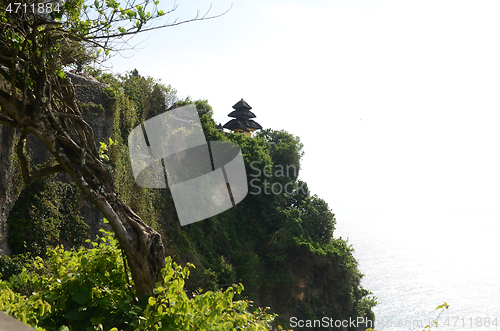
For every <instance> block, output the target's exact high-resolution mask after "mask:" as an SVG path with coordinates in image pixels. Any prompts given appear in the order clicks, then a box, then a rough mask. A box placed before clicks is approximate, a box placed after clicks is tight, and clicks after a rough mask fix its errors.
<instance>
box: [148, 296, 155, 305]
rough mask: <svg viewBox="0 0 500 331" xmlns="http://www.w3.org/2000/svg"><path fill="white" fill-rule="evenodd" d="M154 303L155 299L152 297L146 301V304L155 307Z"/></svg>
mask: <svg viewBox="0 0 500 331" xmlns="http://www.w3.org/2000/svg"><path fill="white" fill-rule="evenodd" d="M155 303H156V299H155V298H153V297H149V299H148V304H149V305H150V306H154V305H155Z"/></svg>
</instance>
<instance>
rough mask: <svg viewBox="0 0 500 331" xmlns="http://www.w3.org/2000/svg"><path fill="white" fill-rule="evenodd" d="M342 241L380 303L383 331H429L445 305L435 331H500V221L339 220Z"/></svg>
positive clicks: (378, 326)
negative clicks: (426, 328)
mask: <svg viewBox="0 0 500 331" xmlns="http://www.w3.org/2000/svg"><path fill="white" fill-rule="evenodd" d="M335 237H342V238H344V239H345V238H348V239H349V243H350V244H352V245H353V247H354V249H355V252H354V256H355V257H356V258H357V260H358V262H359V269H360V271H361V272H362V273H363V274H365V276H364V278H363V280H362V285H363V287H365V288H366V289H368V290H370V291H371V292H373V294H374V295H375V296H376V297H377V298H378V301H379V305H378V306H377V307H375V309H374V312H375V314H376V319H377V320H376V322H375V329H376V330H377V331H382V330H384V331H396V330H422V329H423V327H424V326H425V325H427V324H429V321H432V320H434V319H435V318H436V317H437V315H438V312H437V311H435V310H434V309H435V308H436V307H437V306H438V305H440V304H441V303H443V302H444V301H446V302H447V303H448V304H449V305H450V308H449V310H448V311H446V312H444V313H443V315H441V317H440V319H439V321H440V323H439V326H438V327H437V328H433V329H434V330H441V331H448V330H478V331H479V330H482V331H486V330H491V331H493V330H495V331H496V330H498V331H500V257H499V253H500V219H498V218H497V219H494V218H480V219H474V220H472V219H467V220H460V219H457V218H446V217H441V218H439V217H434V218H432V217H431V218H429V217H419V218H416V217H415V218H409V217H390V218H343V217H341V216H338V215H337V230H336V233H335Z"/></svg>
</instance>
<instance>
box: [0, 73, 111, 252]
mask: <svg viewBox="0 0 500 331" xmlns="http://www.w3.org/2000/svg"><path fill="white" fill-rule="evenodd" d="M66 75H67V76H68V77H69V78H70V79H71V81H72V82H73V84H74V85H75V88H76V96H77V99H78V102H79V104H80V105H81V107H80V108H81V111H82V113H83V117H84V118H85V120H86V121H87V123H88V124H89V125H90V126H91V127H92V129H93V130H94V138H95V141H96V143H97V144H98V143H99V141H103V139H107V138H108V137H111V135H112V132H113V109H114V106H113V103H114V101H113V99H112V98H111V97H109V96H107V95H106V94H105V92H104V89H103V88H104V87H105V86H104V85H103V84H101V83H99V82H98V81H96V80H95V79H94V78H92V77H84V76H79V75H75V74H72V73H66ZM18 134H19V133H16V130H14V129H12V128H9V127H2V126H0V255H4V254H7V255H10V254H11V253H12V251H11V249H10V247H9V241H8V232H9V226H8V224H7V219H8V217H9V213H10V211H11V210H12V207H14V204H15V202H16V198H17V196H18V193H19V188H20V187H19V185H20V184H21V183H19V181H20V176H16V175H15V174H16V172H18V171H19V170H18V169H16V166H15V163H14V161H13V160H14V159H15V153H14V149H15V146H14V144H15V143H16V135H18ZM26 146H27V150H28V153H29V156H30V159H31V162H32V165H35V164H40V163H43V162H46V161H47V160H49V159H50V157H51V155H50V153H49V151H48V150H47V148H45V146H43V145H42V144H41V143H40V142H39V141H38V140H37V139H36V138H34V137H33V136H30V137H29V138H28V141H27V144H26ZM67 177H68V176H60V178H61V179H62V180H68V179H67ZM65 178H66V179H65ZM81 213H82V216H83V217H84V219H85V221H86V222H87V224H88V225H89V227H90V229H91V230H90V233H89V236H90V237H91V238H95V236H96V235H97V233H98V230H99V228H102V227H103V222H102V215H101V213H100V212H99V211H98V210H97V209H96V208H94V207H93V206H91V205H90V204H88V203H87V202H86V201H83V200H82V209H81Z"/></svg>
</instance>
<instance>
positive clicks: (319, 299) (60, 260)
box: [0, 71, 376, 330]
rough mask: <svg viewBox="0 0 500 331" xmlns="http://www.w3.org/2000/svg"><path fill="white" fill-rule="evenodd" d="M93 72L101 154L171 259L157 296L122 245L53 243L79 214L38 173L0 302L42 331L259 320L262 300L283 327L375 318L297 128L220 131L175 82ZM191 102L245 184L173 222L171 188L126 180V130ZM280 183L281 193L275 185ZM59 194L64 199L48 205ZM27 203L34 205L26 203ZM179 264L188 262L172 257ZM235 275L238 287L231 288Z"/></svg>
mask: <svg viewBox="0 0 500 331" xmlns="http://www.w3.org/2000/svg"><path fill="white" fill-rule="evenodd" d="M93 74H94V76H95V77H96V78H97V79H98V80H100V81H101V82H103V83H104V84H106V85H107V86H108V87H107V88H106V89H105V90H103V91H102V93H105V94H106V95H107V96H109V97H111V98H112V99H113V110H114V114H115V115H114V123H112V125H113V136H112V137H107V138H106V139H105V140H104V141H102V142H101V143H100V148H99V157H100V158H101V159H102V160H103V162H104V163H105V164H106V166H107V167H108V168H109V169H110V170H111V173H112V174H113V177H114V183H115V188H116V190H117V192H118V193H119V194H120V198H121V199H122V200H123V201H124V202H125V203H126V204H127V205H128V206H130V207H131V208H132V209H133V210H134V211H135V212H136V213H137V214H138V215H139V216H140V217H141V218H142V219H143V220H144V222H145V223H146V224H148V225H149V226H151V227H152V228H153V229H155V230H156V231H158V232H159V233H160V234H161V235H162V238H163V243H164V245H165V248H166V253H167V255H169V256H170V257H171V258H167V263H166V269H164V270H163V278H164V282H163V284H159V287H157V288H156V289H155V291H154V293H155V296H154V297H151V298H149V299H148V300H146V301H141V302H137V301H136V300H135V298H134V295H133V294H132V293H133V284H132V283H133V282H132V280H131V279H130V277H129V276H128V274H127V273H126V272H125V269H126V268H125V265H124V264H123V259H122V256H121V254H120V251H119V250H118V249H117V248H116V243H115V242H114V239H111V238H110V237H109V236H108V237H106V238H103V239H102V242H101V243H100V244H99V245H97V246H96V244H94V246H95V247H87V248H84V247H80V248H75V250H73V251H65V250H63V249H62V248H60V247H56V248H50V247H51V246H52V247H54V246H55V244H57V240H56V239H58V238H59V237H62V233H66V232H64V231H65V230H63V225H64V224H68V226H69V224H79V223H75V222H79V218H78V208H74V207H71V206H75V203H76V202H75V201H76V200H75V199H76V198H75V197H74V195H72V193H71V192H73V191H71V189H70V186H68V185H69V184H63V183H61V182H58V181H57V179H56V178H55V177H47V178H46V179H44V181H40V182H35V183H34V184H33V185H34V186H33V188H30V189H28V190H27V191H29V192H30V194H29V195H24V196H21V198H20V200H19V201H18V204H19V206H24V207H19V209H18V210H19V211H21V210H22V211H24V212H23V213H22V215H21V214H20V213H18V212H14V213H13V214H12V216H11V217H12V219H13V220H14V219H15V222H13V223H12V224H15V223H16V222H18V220H23V221H22V222H20V223H19V225H16V226H17V228H13V231H12V233H11V241H12V243H13V244H15V245H16V247H18V250H16V252H19V253H21V252H30V254H32V255H31V257H21V256H19V257H14V258H12V259H10V258H5V259H3V260H0V272H2V273H3V274H4V276H3V279H4V281H3V282H2V283H0V286H2V294H1V295H2V296H5V298H9V300H8V301H5V302H4V301H2V302H4V304H3V306H2V307H0V309H2V310H6V311H8V312H9V313H10V314H11V315H13V316H15V317H18V318H20V319H26V320H27V321H28V322H29V323H31V324H33V325H39V326H40V327H43V328H45V329H46V330H57V328H58V327H60V326H62V325H67V326H68V327H71V328H72V329H73V330H85V329H86V328H88V327H91V328H90V329H88V330H94V327H95V329H96V330H101V329H102V330H109V329H110V328H112V327H117V328H118V329H123V330H135V329H137V330H143V329H144V330H145V329H148V328H149V329H153V330H154V329H161V330H164V329H165V330H168V329H175V328H177V329H179V328H180V325H182V329H185V330H188V329H189V327H191V328H193V330H194V329H196V327H198V329H224V327H226V326H227V328H226V329H233V327H236V326H238V327H241V328H243V326H244V325H246V326H247V329H248V328H249V327H250V326H252V327H254V328H255V329H259V328H260V329H262V328H264V329H265V328H266V325H268V324H269V323H271V321H272V320H273V317H272V316H271V315H268V314H267V313H266V312H265V310H261V309H260V308H255V307H259V306H261V307H267V306H269V307H271V308H270V311H271V312H272V313H278V315H279V317H278V318H277V319H276V321H277V322H278V323H279V324H281V325H283V326H287V325H288V319H289V317H290V316H301V317H303V318H307V319H315V318H318V317H321V316H326V315H327V316H330V317H332V318H334V319H348V318H349V317H352V318H356V317H359V316H361V317H368V318H370V319H374V315H373V312H372V311H371V308H372V307H373V306H374V305H375V304H376V300H375V299H374V298H373V297H371V296H370V294H371V293H370V292H368V291H367V290H365V289H363V288H362V287H361V286H360V280H361V277H362V274H360V272H359V271H358V269H357V261H356V260H355V259H354V257H353V255H352V247H351V246H350V245H349V244H348V243H347V242H346V241H345V240H342V239H335V238H334V237H333V234H334V231H335V224H336V220H335V217H334V214H333V213H332V211H331V210H330V208H329V207H328V204H327V203H326V202H325V201H324V200H322V199H321V198H319V197H318V196H316V195H311V193H310V192H309V190H308V188H307V184H306V183H304V182H302V181H300V180H299V179H298V176H299V172H300V160H301V157H302V155H303V145H302V143H301V142H300V139H299V138H298V137H296V136H293V135H292V134H290V133H288V132H286V131H274V130H271V129H267V130H262V131H261V132H259V133H258V134H257V135H256V136H255V138H249V137H246V136H245V135H243V134H227V135H226V134H224V133H222V132H219V131H218V130H217V129H216V128H215V123H214V121H213V119H212V114H213V110H212V107H211V106H210V105H209V103H208V101H207V100H197V101H193V100H191V99H190V98H186V99H182V100H179V99H178V98H177V96H176V91H175V90H174V89H173V88H172V87H170V86H165V85H163V84H162V83H161V82H160V81H157V80H154V79H152V78H147V77H141V76H139V75H137V74H132V73H131V74H126V75H124V76H113V75H109V74H105V73H102V72H99V71H93ZM192 102H193V103H195V105H196V107H197V109H198V113H199V115H200V120H201V123H202V125H203V130H204V132H205V136H206V138H207V140H208V141H213V140H226V141H233V142H236V143H238V144H239V145H240V147H241V150H242V153H243V158H244V161H245V166H246V171H247V176H248V182H249V183H252V184H251V185H250V186H249V194H248V195H247V197H246V198H245V199H244V200H243V201H242V202H240V203H239V204H238V205H237V206H236V207H235V208H232V209H230V210H227V211H225V212H223V213H221V214H219V215H216V216H214V217H211V218H210V219H207V220H204V221H201V222H197V223H194V224H190V225H187V226H184V227H181V226H180V224H179V221H178V219H177V215H176V212H175V207H174V204H173V200H172V197H171V195H170V192H169V190H168V189H161V190H160V189H146V188H142V187H139V186H137V185H136V184H135V182H134V179H133V176H132V170H131V166H130V159H129V156H128V147H127V138H128V134H129V132H130V131H131V130H132V129H133V128H134V127H135V126H137V125H139V124H140V123H141V122H143V121H144V120H146V119H148V118H151V117H153V116H155V115H157V114H158V113H161V112H162V111H164V109H165V108H168V107H170V106H172V105H174V104H176V105H177V106H182V105H185V104H188V103H192ZM90 115H91V114H90ZM105 125H111V124H109V123H106V124H105ZM38 186H39V187H40V188H39V189H36V190H35V189H34V188H35V187H38ZM59 187H60V188H59ZM278 188H283V190H282V191H280V193H279V194H274V193H273V189H274V192H277V190H278ZM285 188H286V189H285ZM55 191H57V192H60V193H58V194H56V195H53V196H54V197H58V198H56V199H55V200H54V201H49V200H50V199H47V197H48V196H51V194H52V193H47V192H55ZM257 191H258V192H259V194H256V193H257ZM36 192H41V193H36ZM44 192H46V193H44ZM70 193H71V194H70ZM58 199H59V200H58ZM61 199H69V200H67V201H66V202H65V203H64V204H62V203H59V202H57V201H61ZM72 199H73V200H72ZM37 204H38V205H37ZM32 205H33V206H39V207H37V208H35V209H33V210H34V211H33V212H29V210H30V208H29V206H32ZM63 206H68V207H67V208H68V209H64V208H66V207H63ZM35 211H36V212H35ZM58 215H59V216H58ZM16 224H17V223H16ZM37 224H43V228H44V231H36V235H34V234H31V235H30V236H28V237H26V234H25V233H24V232H26V231H24V232H21V233H20V232H19V231H23V230H21V229H26V228H27V227H30V226H37ZM49 225H50V226H49ZM70 227H71V228H72V229H74V230H73V232H71V233H68V235H67V237H64V239H65V241H66V242H72V243H73V244H74V245H75V247H77V246H78V245H79V244H80V243H81V238H83V237H84V236H82V234H81V233H80V232H78V231H80V230H78V231H76V229H77V228H76V227H75V226H74V225H71V226H70ZM65 235H66V234H65ZM57 236H59V237H57ZM87 245H89V244H87ZM40 247H43V250H41V249H39V248H40ZM16 249H17V248H16ZM44 253H45V254H46V255H43V254H44ZM37 255H41V256H42V257H43V259H41V258H38V257H35V256H37ZM27 259H28V260H27ZM26 261H29V262H26ZM30 263H32V264H33V267H32V268H31V267H29V264H30ZM188 263H192V264H193V265H195V266H196V268H192V269H188V268H187V267H185V268H182V267H180V266H179V265H188ZM189 265H191V264H189ZM189 265H188V266H189ZM189 273H191V274H190V277H189V278H187V276H188V275H189ZM126 275H127V276H126ZM9 277H10V278H9ZM238 283H241V284H243V285H241V286H240V285H233V284H238ZM243 286H244V288H245V291H243V292H242V290H243ZM200 288H202V289H203V290H204V291H206V292H202V291H201V290H200ZM32 292H35V294H33V295H32V294H31V293H32ZM193 293H194V294H193ZM233 300H234V301H233ZM247 300H252V301H253V302H254V303H255V307H252V306H250V305H249V303H247ZM89 321H91V324H88V323H90V322H89ZM85 323H87V324H85ZM210 323H212V324H210ZM99 325H102V328H101V327H100V326H99ZM160 325H161V326H160ZM188 325H189V327H188ZM209 325H213V326H214V327H213V328H212V327H211V326H209ZM215 326H217V328H215ZM134 328H135V329H134ZM141 328H142V329H141ZM149 329H148V330H149ZM250 329H251V328H250Z"/></svg>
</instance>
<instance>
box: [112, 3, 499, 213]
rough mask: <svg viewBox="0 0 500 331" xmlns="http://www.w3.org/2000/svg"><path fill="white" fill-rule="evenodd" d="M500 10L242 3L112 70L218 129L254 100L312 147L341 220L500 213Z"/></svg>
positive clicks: (181, 12)
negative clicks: (210, 114) (185, 105)
mask: <svg viewBox="0 0 500 331" xmlns="http://www.w3.org/2000/svg"><path fill="white" fill-rule="evenodd" d="M170 5H171V2H167V3H166V5H165V7H168V6H170ZM178 5H179V9H178V10H177V11H176V12H175V13H174V14H173V15H171V18H176V17H179V18H180V19H187V18H190V17H192V16H193V15H194V14H196V8H199V9H200V11H201V12H203V11H204V10H206V9H207V8H209V5H210V2H209V1H201V0H196V1H194V0H193V1H190V3H189V4H186V3H185V2H182V1H179V3H178ZM230 6H231V1H227V0H220V1H218V0H213V8H212V13H213V14H217V13H220V12H223V11H225V10H226V9H227V8H228V7H230ZM499 13H500V2H498V1H487V0H484V1H483V0H480V1H474V2H473V1H457V0H454V1H448V0H418V1H407V0H398V1H389V0H387V1H386V0H381V1H377V0H371V1H356V0H338V1H319V0H318V1H309V2H306V1H272V2H271V1H264V0H262V1H244V0H235V1H234V2H233V6H232V9H231V10H230V11H229V12H228V13H227V14H226V15H224V16H223V17H220V18H217V19H214V20H210V21H203V22H196V23H190V24H186V25H181V26H178V27H173V28H169V29H165V30H161V31H156V32H154V33H149V34H148V37H149V39H148V40H146V41H144V43H142V44H141V45H140V47H139V48H140V49H138V50H137V51H134V52H130V53H124V54H125V55H127V56H133V57H131V58H124V59H120V58H118V57H116V58H114V59H113V60H112V61H111V63H110V64H112V65H113V69H112V70H113V71H114V72H115V73H123V72H124V71H126V70H133V69H134V68H137V70H138V71H139V73H140V74H141V75H146V76H152V77H154V78H161V79H162V81H163V82H164V83H167V84H171V85H172V86H173V87H174V88H176V89H177V90H178V94H179V96H180V97H186V96H188V95H190V96H191V97H193V98H194V99H208V100H209V102H210V104H211V105H212V106H213V108H214V112H215V119H216V121H217V122H222V123H225V122H227V121H228V120H229V118H228V117H227V114H228V113H229V112H231V110H232V108H231V106H232V105H233V104H235V103H236V102H237V101H238V100H239V99H240V98H244V99H245V100H246V101H247V102H248V103H249V104H250V105H251V106H252V107H253V110H252V111H253V112H254V113H255V114H256V115H257V118H256V120H257V122H259V123H260V124H261V125H262V126H263V127H265V128H273V129H277V130H279V129H284V130H286V131H288V132H290V133H292V134H294V135H297V136H299V137H300V138H301V140H302V142H303V143H304V145H305V156H304V158H303V163H302V170H301V174H300V177H301V178H302V179H303V180H305V181H307V183H308V185H309V188H310V189H311V191H312V192H313V193H316V194H318V195H319V196H320V197H321V198H323V199H324V200H326V201H327V202H328V203H329V205H330V207H331V208H332V209H333V211H334V212H335V213H336V214H337V217H338V218H341V217H352V216H362V217H364V216H384V215H396V216H399V215H401V216H402V215H408V216H415V215H435V216H440V215H447V216H455V215H456V216H460V217H465V218H468V219H473V218H475V217H483V216H484V217H487V216H489V217H494V218H498V217H500V208H499V206H500V204H499V201H500V175H499V171H500V155H499V148H498V145H499V143H500V130H499V129H498V127H499V125H500V112H499V109H500V100H499V96H500V46H499V43H500V20H499V19H498V16H499ZM142 39H143V38H142V37H138V38H137V39H135V41H136V42H139V41H140V40H142Z"/></svg>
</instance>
